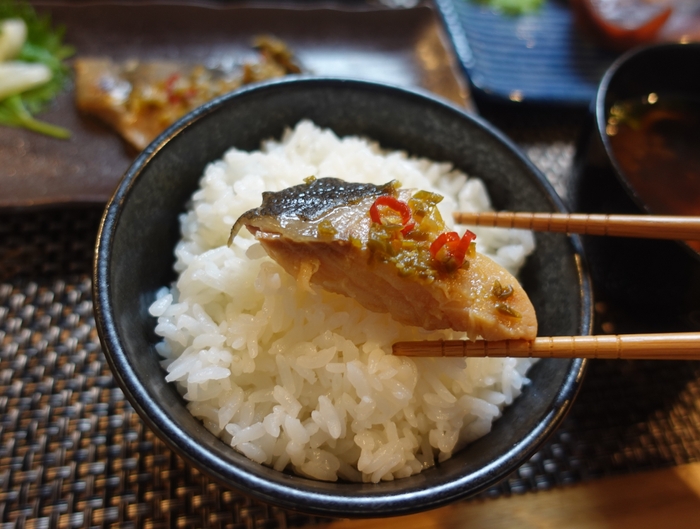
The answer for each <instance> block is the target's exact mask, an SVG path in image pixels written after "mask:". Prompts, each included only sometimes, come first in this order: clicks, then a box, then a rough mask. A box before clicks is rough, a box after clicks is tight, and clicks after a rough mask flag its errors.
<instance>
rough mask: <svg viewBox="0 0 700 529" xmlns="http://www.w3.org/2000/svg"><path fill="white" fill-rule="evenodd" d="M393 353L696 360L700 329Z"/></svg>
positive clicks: (400, 347)
mask: <svg viewBox="0 0 700 529" xmlns="http://www.w3.org/2000/svg"><path fill="white" fill-rule="evenodd" d="M393 351H394V354H395V355H397V356H411V357H423V356H425V357H491V358H503V357H511V358H601V359H618V360H700V333H692V332H689V333H667V334H618V335H598V336H552V337H543V338H535V339H534V340H500V341H493V342H487V341H484V340H477V341H474V342H471V341H468V340H437V341H427V340H426V341H418V342H397V343H395V344H394V346H393Z"/></svg>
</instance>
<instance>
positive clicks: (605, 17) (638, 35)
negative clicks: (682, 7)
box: [571, 0, 673, 51]
mask: <svg viewBox="0 0 700 529" xmlns="http://www.w3.org/2000/svg"><path fill="white" fill-rule="evenodd" d="M571 7H572V9H573V12H574V16H575V18H576V22H577V23H578V25H579V26H580V27H581V29H582V30H583V31H584V32H586V33H587V34H589V35H590V36H591V37H592V38H593V39H595V40H596V41H597V42H598V43H599V44H601V45H603V46H605V47H606V48H610V49H613V50H616V51H624V50H627V49H629V48H633V47H634V46H638V45H640V44H645V43H648V42H652V41H655V40H657V39H656V38H657V35H658V34H659V32H660V30H661V28H662V27H663V26H664V24H666V22H667V21H668V19H669V18H670V17H671V14H672V13H673V8H672V7H670V6H669V5H668V3H663V4H661V3H654V2H648V1H647V2H645V1H643V0H571Z"/></svg>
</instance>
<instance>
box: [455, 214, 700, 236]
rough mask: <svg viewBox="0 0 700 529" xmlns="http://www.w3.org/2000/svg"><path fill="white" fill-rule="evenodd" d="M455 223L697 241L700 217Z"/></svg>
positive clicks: (517, 217) (549, 217)
mask: <svg viewBox="0 0 700 529" xmlns="http://www.w3.org/2000/svg"><path fill="white" fill-rule="evenodd" d="M454 219H455V222H457V223H458V224H467V225H473V226H496V227H499V228H521V229H526V230H533V231H549V232H557V233H580V234H583V235H607V236H616V237H639V238H647V239H675V240H684V241H687V240H700V217H689V216H686V217H678V216H671V215H588V214H583V213H571V214H566V213H512V212H506V211H502V212H498V213H492V212H487V213H464V212H456V213H454Z"/></svg>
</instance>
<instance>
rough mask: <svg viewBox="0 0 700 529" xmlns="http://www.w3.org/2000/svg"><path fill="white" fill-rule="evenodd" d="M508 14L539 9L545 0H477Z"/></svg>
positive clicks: (519, 13) (524, 12)
mask: <svg viewBox="0 0 700 529" xmlns="http://www.w3.org/2000/svg"><path fill="white" fill-rule="evenodd" d="M476 1H477V2H478V3H480V4H484V5H487V6H489V7H491V8H493V9H495V10H496V11H499V12H501V13H505V14H506V15H524V14H527V13H532V12H534V11H537V10H538V9H539V8H541V7H542V4H544V0H476Z"/></svg>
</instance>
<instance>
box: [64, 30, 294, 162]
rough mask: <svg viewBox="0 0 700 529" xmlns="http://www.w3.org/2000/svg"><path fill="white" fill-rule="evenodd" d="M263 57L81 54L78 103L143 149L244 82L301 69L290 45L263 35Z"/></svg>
mask: <svg viewBox="0 0 700 529" xmlns="http://www.w3.org/2000/svg"><path fill="white" fill-rule="evenodd" d="M255 47H256V48H257V49H258V50H259V51H260V60H259V61H258V62H256V63H246V64H244V65H243V66H242V67H241V68H238V69H235V70H232V71H223V70H219V69H214V68H207V67H205V66H203V65H198V64H190V63H184V62H176V61H138V60H130V61H125V62H115V61H113V60H111V59H109V58H106V57H80V58H78V59H76V60H75V63H74V69H75V89H76V90H75V91H76V105H77V107H78V109H79V110H80V111H82V112H84V113H86V114H90V115H93V116H95V117H97V118H99V119H100V120H102V121H104V122H105V123H106V124H108V125H109V126H111V127H112V128H113V129H114V130H116V131H117V132H118V133H119V134H120V135H121V136H122V137H123V138H124V139H125V140H126V141H127V142H128V143H129V144H131V145H132V146H133V147H135V148H136V149H137V150H142V149H144V148H145V147H146V146H148V144H149V143H151V141H153V140H154V139H155V138H156V137H157V136H158V134H160V133H161V132H163V131H164V130H165V129H166V128H167V127H169V126H170V125H172V124H173V123H174V122H175V121H177V120H178V119H179V118H181V117H182V116H184V115H185V114H186V113H187V112H190V111H191V110H193V109H195V108H197V107H198V106H200V105H202V104H204V103H206V102H207V101H209V100H211V99H213V98H215V97H217V96H220V95H222V94H225V93H227V92H230V91H232V90H235V89H236V88H239V87H240V86H241V85H244V84H248V83H252V82H257V81H263V80H265V79H271V78H274V77H281V76H283V75H286V74H290V73H299V72H300V71H301V70H300V68H299V66H298V65H297V64H296V63H295V62H294V59H293V56H292V54H291V52H290V51H289V49H288V48H287V47H286V45H285V44H284V43H283V42H281V41H279V40H277V39H273V38H270V37H258V39H256V42H255Z"/></svg>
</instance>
